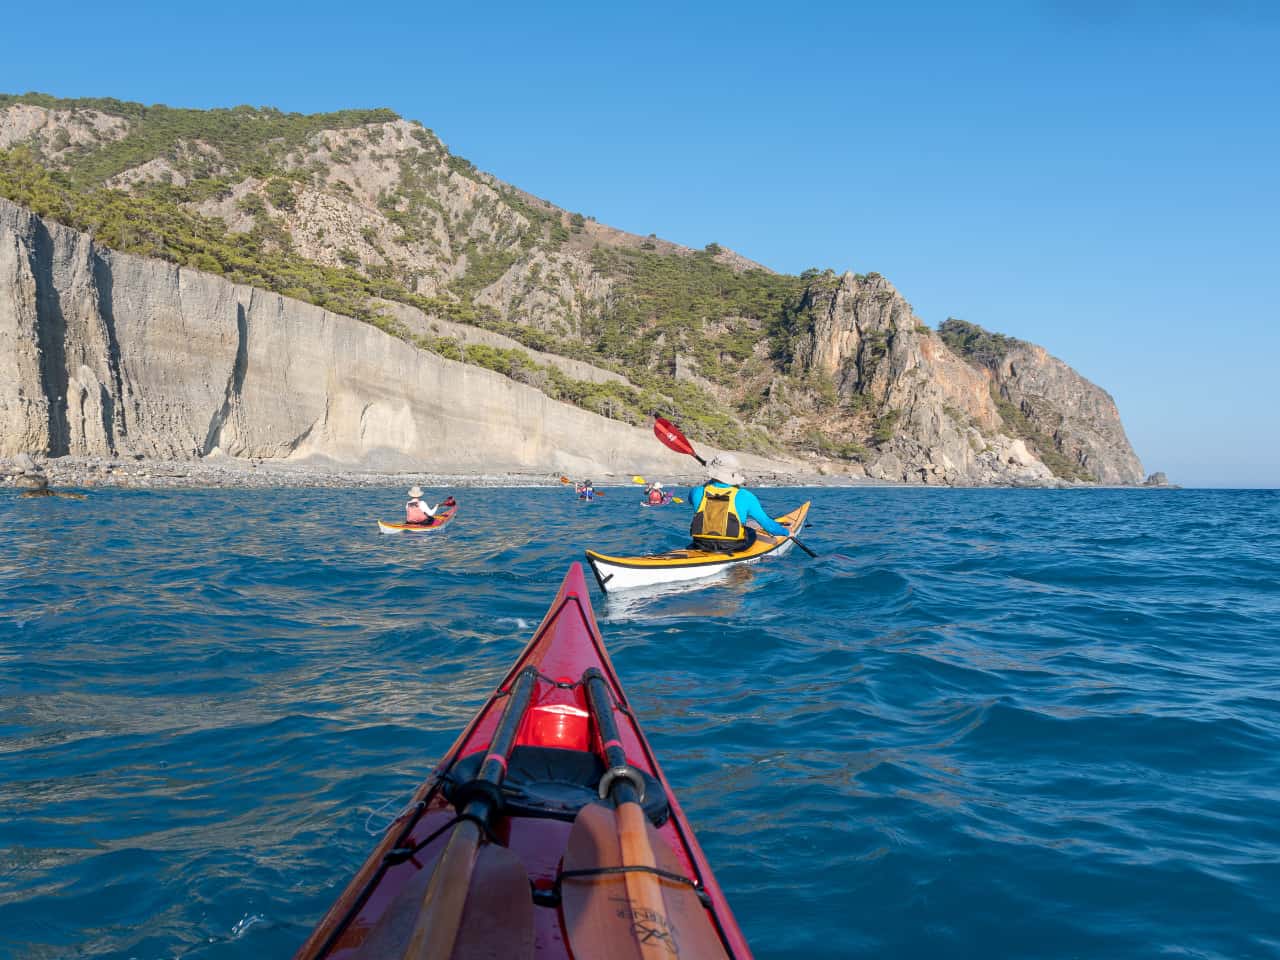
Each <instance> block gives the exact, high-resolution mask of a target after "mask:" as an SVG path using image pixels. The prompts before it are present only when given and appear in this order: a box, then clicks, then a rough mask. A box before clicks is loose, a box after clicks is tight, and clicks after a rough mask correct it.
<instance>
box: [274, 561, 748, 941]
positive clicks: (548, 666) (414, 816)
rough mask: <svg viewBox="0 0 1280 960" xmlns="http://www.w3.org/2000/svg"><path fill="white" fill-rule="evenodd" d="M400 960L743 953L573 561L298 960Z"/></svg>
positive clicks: (734, 926)
mask: <svg viewBox="0 0 1280 960" xmlns="http://www.w3.org/2000/svg"><path fill="white" fill-rule="evenodd" d="M406 956H411V957H430V958H437V957H439V958H445V957H457V958H460V957H509V958H522V957H556V958H563V960H569V958H577V960H588V958H591V960H595V958H599V960H608V958H610V957H631V958H637V960H638V958H650V960H658V958H664V960H679V958H684V960H711V958H730V957H731V958H748V957H750V956H751V952H750V950H749V949H748V947H747V944H746V941H745V940H744V938H743V936H742V932H741V931H740V930H739V929H738V924H737V922H736V921H735V920H734V917H733V914H732V912H731V911H730V910H729V905H728V903H727V901H726V900H725V897H724V894H723V892H722V891H721V890H720V887H719V886H718V885H717V883H716V880H715V877H714V876H713V875H712V872H711V867H710V865H709V864H708V863H707V859H706V857H705V855H704V854H703V852H702V850H701V848H700V847H699V846H698V841H697V840H696V839H695V837H694V835H693V830H692V829H691V828H690V826H689V822H688V820H687V819H686V818H685V815H684V812H683V811H682V810H681V809H680V804H679V803H678V802H677V800H676V797H675V793H674V792H673V791H672V789H671V785H670V783H668V782H667V778H666V777H665V776H664V775H663V773H662V769H661V768H660V767H659V766H658V761H657V758H656V757H655V756H654V755H653V750H652V749H651V748H650V746H649V743H648V741H647V740H646V739H645V736H644V733H643V732H642V731H641V730H640V727H639V724H638V723H637V722H636V720H635V717H634V715H633V714H632V711H631V707H630V705H629V704H628V702H627V698H626V694H624V693H623V691H622V687H621V685H620V684H619V683H618V678H617V675H616V674H615V673H614V669H613V665H612V664H611V663H610V661H609V655H608V653H606V652H605V648H604V642H603V641H602V640H601V637H600V631H599V629H598V627H597V626H596V620H595V615H594V614H593V613H592V610H591V602H590V599H589V590H588V587H587V584H586V581H585V580H584V578H583V572H582V567H581V566H580V565H579V564H576V563H575V564H573V565H572V566H571V567H570V568H569V572H568V575H567V576H566V577H565V579H564V583H563V584H562V585H561V587H560V592H559V594H558V595H557V596H556V599H555V603H553V604H552V606H551V609H550V611H549V612H548V613H547V615H546V617H545V618H544V619H543V621H542V624H541V625H540V626H539V627H538V630H537V632H536V633H534V635H533V639H532V640H531V641H530V642H529V644H528V646H527V647H525V649H524V652H523V653H522V654H521V655H520V657H519V659H518V660H517V661H516V663H515V666H513V667H512V668H511V670H510V671H509V672H508V673H507V675H506V677H505V679H503V681H502V683H500V684H499V685H498V688H497V690H496V691H495V692H494V694H493V695H492V696H491V697H490V698H489V700H488V701H487V702H486V703H485V705H484V706H483V707H482V708H481V710H480V712H479V713H478V714H477V715H476V717H475V718H474V719H473V720H472V721H471V723H470V724H469V725H468V726H467V728H466V729H465V730H464V731H463V732H462V735H461V736H460V737H459V738H458V740H457V742H456V743H455V744H454V745H453V747H452V748H451V749H450V750H449V752H448V754H447V755H446V756H445V757H444V759H443V760H441V761H440V763H439V765H438V766H437V767H436V768H435V770H434V771H433V772H432V774H431V776H430V777H429V778H428V779H427V781H426V783H424V784H423V785H422V786H421V787H420V788H419V789H418V791H417V793H416V794H415V796H414V798H413V800H412V802H411V803H410V804H409V805H408V806H407V807H406V808H405V810H404V811H403V812H402V813H401V815H400V817H399V818H398V819H397V820H396V821H395V822H394V823H393V824H392V825H391V827H390V828H389V829H388V830H387V834H386V836H385V837H384V838H383V839H382V841H381V843H379V844H378V846H377V848H376V849H375V850H374V852H373V855H372V856H371V857H370V858H369V859H368V860H367V861H366V862H365V864H364V866H363V867H362V868H361V869H360V871H359V873H357V874H356V876H355V879H353V880H352V881H351V883H350V884H349V885H348V886H347V888H346V890H345V891H344V892H343V893H342V895H341V896H339V897H338V899H337V902H336V903H335V904H334V905H333V906H332V907H331V908H330V910H329V912H328V913H327V914H325V916H324V918H323V919H322V920H321V921H320V924H319V926H317V927H316V929H315V930H314V931H313V932H312V934H311V936H310V937H309V938H308V939H307V941H306V943H304V944H303V945H302V947H301V949H300V950H299V951H298V953H297V954H296V960H319V958H329V957H334V958H348V960H353V958H360V960H373V958H383V957H391V958H401V957H406Z"/></svg>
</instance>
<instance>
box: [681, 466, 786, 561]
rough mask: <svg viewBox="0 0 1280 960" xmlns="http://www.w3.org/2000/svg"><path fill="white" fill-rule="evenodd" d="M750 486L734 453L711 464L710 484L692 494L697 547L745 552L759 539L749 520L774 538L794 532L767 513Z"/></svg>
mask: <svg viewBox="0 0 1280 960" xmlns="http://www.w3.org/2000/svg"><path fill="white" fill-rule="evenodd" d="M746 483H747V479H746V477H744V476H743V475H742V467H741V465H740V464H739V463H738V458H737V457H735V456H734V455H733V454H731V453H722V454H721V455H720V456H718V457H715V458H714V459H712V460H711V461H710V462H709V463H708V464H707V482H706V483H704V484H703V485H702V486H700V487H694V488H693V489H692V490H690V491H689V503H690V504H691V505H692V506H693V511H694V513H693V521H692V522H691V523H690V524H689V535H690V536H691V537H692V538H693V546H694V547H695V548H697V549H699V550H714V551H716V552H719V553H732V552H733V551H735V550H741V549H742V548H744V547H745V546H747V545H748V544H749V543H751V541H752V540H753V539H754V538H755V533H754V532H753V531H752V529H751V528H750V527H748V526H747V521H748V520H754V521H755V522H756V523H757V524H759V526H760V529H761V530H763V531H765V533H771V534H773V535H774V536H778V537H785V536H787V535H788V534H789V533H790V531H789V530H788V529H787V528H786V527H784V526H783V525H782V524H780V523H778V522H777V521H776V520H774V519H773V518H772V517H770V516H769V515H768V514H767V513H765V512H764V507H762V506H761V505H760V501H759V500H758V499H757V498H756V495H755V494H754V493H752V492H751V491H750V490H747V489H745V487H746Z"/></svg>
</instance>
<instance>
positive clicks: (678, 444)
mask: <svg viewBox="0 0 1280 960" xmlns="http://www.w3.org/2000/svg"><path fill="white" fill-rule="evenodd" d="M653 435H654V436H655V437H657V438H658V439H659V440H661V441H662V443H663V444H664V445H665V446H667V447H670V448H671V449H672V450H674V451H675V452H676V453H683V454H685V455H686V456H690V457H693V459H695V460H697V461H698V462H699V463H700V464H702V465H703V466H704V467H705V466H706V465H707V461H705V460H703V459H702V458H701V457H700V456H698V454H697V452H696V451H695V450H694V449H693V444H692V443H690V442H689V439H688V438H687V437H686V436H685V435H684V434H683V433H681V432H680V428H679V427H677V426H676V425H675V424H674V423H672V422H671V421H670V420H664V419H663V418H662V417H659V416H658V415H657V414H654V417H653Z"/></svg>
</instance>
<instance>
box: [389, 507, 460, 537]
mask: <svg viewBox="0 0 1280 960" xmlns="http://www.w3.org/2000/svg"><path fill="white" fill-rule="evenodd" d="M457 512H458V508H457V507H453V508H452V509H450V510H446V511H445V512H444V513H438V514H436V516H435V517H434V522H433V523H388V522H387V521H386V520H379V521H378V530H379V531H381V532H382V533H430V532H431V531H432V530H439V529H440V528H441V527H443V526H445V525H446V524H448V522H449V521H450V520H452V519H453V515H454V514H455V513H457Z"/></svg>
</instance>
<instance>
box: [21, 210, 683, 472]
mask: <svg viewBox="0 0 1280 960" xmlns="http://www.w3.org/2000/svg"><path fill="white" fill-rule="evenodd" d="M215 449H219V450H221V451H222V452H224V453H228V454H231V455H234V456H240V457H273V458H305V457H312V456H315V457H326V458H330V459H332V460H335V461H339V462H343V463H352V464H363V465H367V466H370V467H375V468H378V469H398V468H403V469H427V468H433V469H441V468H447V469H475V470H516V469H552V470H563V471H573V472H587V471H597V472H598V471H605V470H617V471H634V470H652V471H668V472H671V471H676V470H687V469H688V463H687V460H686V458H683V457H679V456H677V455H675V454H668V453H667V452H666V451H664V450H663V449H662V448H661V447H660V446H659V445H658V444H657V443H656V442H655V441H654V440H653V438H652V436H651V435H649V434H648V432H647V431H644V430H639V429H636V428H633V427H629V426H626V425H624V424H621V423H618V422H616V421H612V420H608V419H605V418H603V417H599V416H596V415H595V414H592V413H588V412H586V411H584V410H580V409H578V408H576V407H571V406H568V405H566V404H563V403H560V402H557V401H555V400H552V399H550V398H548V397H547V396H546V395H544V394H543V393H541V392H539V391H538V390H535V389H533V388H531V387H528V386H525V385H523V384H519V383H516V382H514V381H512V380H510V379H507V378H506V377H503V376H501V375H499V374H497V373H494V372H492V371H489V370H485V369H482V368H479V367H474V366H468V365H466V364H462V363H456V362H454V361H451V360H447V359H444V358H442V357H439V356H437V355H435V354H432V353H428V352H425V351H422V350H419V349H417V348H415V347H414V346H412V345H410V344H408V343H405V342H403V341H401V340H399V339H396V338H395V337H392V336H389V335H387V334H385V333H383V332H382V331H380V330H378V329H376V328H374V327H372V326H369V325H367V324H364V323H360V322H358V321H356V320H352V319H350V318H347V317H343V316H339V315H337V314H333V313H330V312H328V311H325V310H323V309H321V308H319V307H315V306H311V305H308V304H304V303H300V302H298V301H295V300H290V299H288V298H286V297H282V296H279V295H277V294H273V293H264V292H262V291H260V290H255V289H253V288H251V287H247V286H243V285H238V284H233V283H230V282H228V281H226V280H224V279H222V278H220V277H216V276H212V275H209V274H205V273H201V272H199V271H195V270H189V269H183V268H179V267H176V266H174V265H172V264H168V263H164V262H161V261H157V260H150V259H146V258H142V257H136V256H132V255H129V254H120V253H116V252H113V251H109V250H105V249H103V248H101V247H99V246H97V245H96V244H95V243H93V242H92V240H90V238H89V237H87V236H86V235H85V234H82V233H79V232H77V231H74V230H71V229H68V228H66V227H62V226H60V225H57V224H53V223H48V222H45V221H43V220H42V219H40V218H39V217H37V216H35V215H33V214H31V213H30V212H29V211H27V210H25V209H23V208H21V207H18V206H16V205H14V204H12V203H9V202H8V201H4V200H0V455H5V456H9V455H14V454H17V453H19V452H23V451H32V452H37V453H47V454H48V455H51V456H59V455H64V454H77V455H94V454H103V455H116V454H122V455H127V454H142V455H146V456H155V457H168V458H179V459H181V458H189V457H199V456H204V455H207V454H209V453H211V452H213V451H214V450H215Z"/></svg>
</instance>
